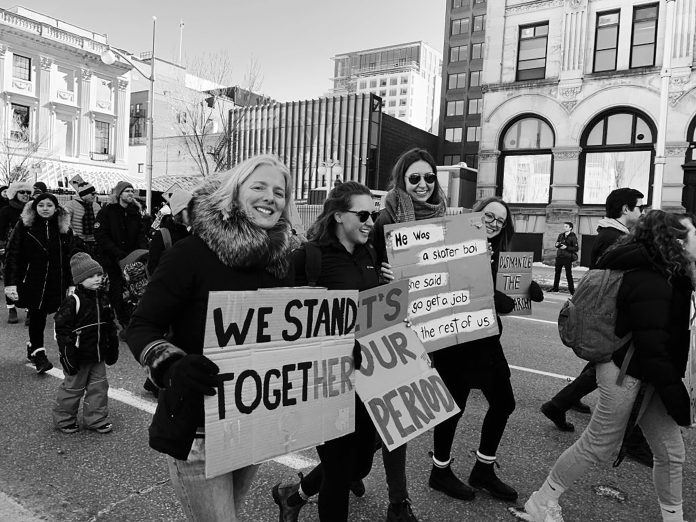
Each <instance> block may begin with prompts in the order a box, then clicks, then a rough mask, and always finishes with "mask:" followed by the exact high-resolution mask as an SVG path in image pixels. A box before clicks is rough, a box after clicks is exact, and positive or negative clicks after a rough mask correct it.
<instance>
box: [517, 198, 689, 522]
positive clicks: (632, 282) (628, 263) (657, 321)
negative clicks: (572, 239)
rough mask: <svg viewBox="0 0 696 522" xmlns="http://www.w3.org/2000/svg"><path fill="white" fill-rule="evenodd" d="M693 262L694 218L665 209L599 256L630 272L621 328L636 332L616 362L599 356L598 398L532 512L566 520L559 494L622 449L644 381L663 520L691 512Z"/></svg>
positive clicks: (541, 520)
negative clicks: (686, 505)
mask: <svg viewBox="0 0 696 522" xmlns="http://www.w3.org/2000/svg"><path fill="white" fill-rule="evenodd" d="M694 261H696V228H695V227H694V222H693V219H692V218H690V217H689V216H686V215H679V214H673V213H668V212H663V211H661V210H652V211H650V212H648V213H647V214H646V215H644V216H642V217H641V218H640V220H639V221H638V223H637V224H636V225H635V227H634V229H633V231H632V232H631V233H629V234H627V235H626V236H625V237H622V238H621V239H619V240H618V241H617V243H616V244H615V245H614V246H613V247H611V248H610V249H609V250H607V252H606V253H605V254H604V255H603V256H602V258H601V260H600V262H599V264H598V267H597V268H603V269H612V270H625V271H626V272H625V274H624V276H623V279H622V282H621V286H620V288H619V291H618V294H617V298H616V308H617V317H616V330H615V331H616V335H617V336H618V337H623V336H625V335H627V334H629V333H630V334H632V335H631V340H630V341H628V342H626V344H625V345H624V346H623V347H622V348H620V349H619V350H617V351H616V352H614V354H613V355H612V358H611V360H610V361H608V362H604V363H598V364H597V366H596V368H597V386H598V388H599V401H598V403H597V406H596V407H595V408H594V411H593V413H592V418H591V419H590V422H589V424H588V425H587V428H585V431H584V432H583V433H582V435H581V436H580V438H579V439H578V440H577V441H576V442H575V444H573V445H572V446H571V447H570V448H568V449H567V450H565V451H564V452H563V454H562V455H561V456H560V457H559V458H558V460H556V462H555V464H554V465H553V467H552V468H551V471H550V473H549V475H548V477H547V478H546V480H545V481H544V483H543V484H542V485H541V487H540V488H539V490H538V491H535V492H534V493H533V494H532V495H531V497H530V498H529V500H527V502H526V504H525V506H524V508H525V511H526V512H527V514H528V516H529V518H528V520H533V521H535V522H551V521H556V522H560V521H562V520H563V516H562V515H561V508H560V506H559V505H558V500H559V498H560V496H561V495H562V494H563V493H564V492H565V491H567V490H568V488H570V487H571V486H572V484H573V482H575V481H576V480H577V479H578V478H580V477H581V476H582V475H583V474H584V473H585V472H586V471H587V470H588V469H589V468H590V467H592V466H593V465H594V464H597V463H599V462H606V461H607V460H609V459H611V458H612V456H613V455H614V454H615V453H616V450H617V449H618V448H619V447H620V446H621V442H622V440H623V438H624V433H625V431H626V426H627V424H628V422H629V419H630V417H631V413H632V410H633V408H634V403H635V402H636V397H637V396H638V394H639V390H641V388H642V389H643V393H644V395H643V400H642V406H641V408H640V411H639V412H638V416H637V418H636V420H637V423H638V425H639V426H640V427H641V429H642V430H643V434H644V435H645V438H646V439H647V440H648V443H649V444H650V448H651V449H652V451H653V463H654V465H653V474H652V476H653V483H654V485H655V491H656V493H657V499H658V502H659V504H660V512H661V515H662V520H663V521H665V522H683V521H684V515H683V508H682V467H683V464H684V459H685V450H684V441H683V439H682V435H681V431H680V429H679V426H689V425H690V424H691V418H690V399H689V394H688V392H687V390H686V387H685V386H684V384H683V381H682V378H683V377H684V374H685V371H686V362H687V358H688V353H689V338H690V335H689V319H690V318H689V312H690V309H691V293H692V292H693V289H694ZM631 345H633V349H632V350H631V348H630V346H631ZM631 353H632V355H631ZM627 358H629V359H628V361H629V362H628V366H627V367H626V375H625V377H624V379H623V382H621V383H620V384H619V382H618V381H617V379H618V377H619V371H620V370H619V368H622V366H623V365H624V364H625V360H626V359H627Z"/></svg>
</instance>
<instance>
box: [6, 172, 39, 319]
mask: <svg viewBox="0 0 696 522" xmlns="http://www.w3.org/2000/svg"><path fill="white" fill-rule="evenodd" d="M33 190H34V189H33V187H32V186H31V183H27V182H24V181H15V182H13V183H10V186H9V187H8V188H7V193H6V195H7V205H6V206H4V207H2V208H0V249H1V250H4V252H3V254H2V255H3V259H5V262H6V260H7V241H8V240H9V239H10V234H11V233H12V231H13V230H14V227H15V225H16V224H17V221H19V217H20V216H21V215H22V210H24V205H26V204H27V201H29V200H30V199H31V194H32V192H33ZM5 285H7V281H5ZM5 304H6V305H7V323H8V324H17V323H18V322H19V317H17V303H16V302H15V301H13V300H12V299H10V297H9V296H8V295H7V292H5ZM28 317H29V316H27V318H28Z"/></svg>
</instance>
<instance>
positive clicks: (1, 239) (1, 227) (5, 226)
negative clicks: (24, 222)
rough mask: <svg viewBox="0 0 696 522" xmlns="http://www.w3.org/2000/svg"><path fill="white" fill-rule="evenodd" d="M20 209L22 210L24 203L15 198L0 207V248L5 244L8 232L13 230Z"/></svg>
mask: <svg viewBox="0 0 696 522" xmlns="http://www.w3.org/2000/svg"><path fill="white" fill-rule="evenodd" d="M22 210H24V204H23V203H20V202H19V201H17V200H16V199H13V200H12V201H10V202H9V203H8V204H7V205H5V206H4V207H2V208H0V248H5V247H6V246H7V241H8V240H9V238H10V233H12V230H14V227H15V225H16V224H17V221H19V217H20V216H21V215H22Z"/></svg>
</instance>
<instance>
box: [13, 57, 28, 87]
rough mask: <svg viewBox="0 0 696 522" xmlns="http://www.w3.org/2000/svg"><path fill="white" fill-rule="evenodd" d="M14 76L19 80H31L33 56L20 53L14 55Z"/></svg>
mask: <svg viewBox="0 0 696 522" xmlns="http://www.w3.org/2000/svg"><path fill="white" fill-rule="evenodd" d="M12 77H13V78H17V79H18V80H25V81H27V82H28V81H30V80H31V58H27V57H26V56H21V55H19V54H13V55H12Z"/></svg>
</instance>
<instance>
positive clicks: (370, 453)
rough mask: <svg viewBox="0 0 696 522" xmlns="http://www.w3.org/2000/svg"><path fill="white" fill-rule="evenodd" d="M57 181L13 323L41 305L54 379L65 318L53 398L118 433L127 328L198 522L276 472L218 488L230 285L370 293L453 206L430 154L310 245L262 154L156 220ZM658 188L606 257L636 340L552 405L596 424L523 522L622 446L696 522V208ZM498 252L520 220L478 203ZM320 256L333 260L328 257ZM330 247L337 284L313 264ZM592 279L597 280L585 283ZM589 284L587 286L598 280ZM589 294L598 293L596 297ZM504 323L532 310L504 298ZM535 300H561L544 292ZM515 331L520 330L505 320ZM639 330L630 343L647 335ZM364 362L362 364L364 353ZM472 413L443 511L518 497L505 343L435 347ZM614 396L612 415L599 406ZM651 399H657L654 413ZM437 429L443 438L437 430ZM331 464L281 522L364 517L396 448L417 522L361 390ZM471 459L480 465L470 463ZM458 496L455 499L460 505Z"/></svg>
mask: <svg viewBox="0 0 696 522" xmlns="http://www.w3.org/2000/svg"><path fill="white" fill-rule="evenodd" d="M42 188H43V189H45V187H39V190H35V187H32V186H31V185H30V184H27V183H21V182H18V183H13V184H11V185H10V186H9V187H8V188H7V189H6V201H3V202H2V203H3V205H4V206H3V208H2V209H0V239H2V240H3V241H4V243H3V246H4V250H5V269H4V283H5V295H6V297H7V307H8V322H10V323H17V322H18V316H17V308H26V309H27V311H28V312H27V321H26V322H27V324H28V328H29V339H28V342H27V354H26V356H27V358H28V359H29V361H30V362H32V363H33V364H34V365H35V366H36V370H37V372H39V373H43V372H46V371H48V370H50V369H51V368H52V365H51V363H50V361H49V359H48V357H47V354H46V347H45V344H44V330H45V327H46V323H47V317H48V316H49V315H50V314H54V313H55V317H54V323H55V331H56V338H57V342H58V349H59V356H60V363H61V365H62V367H63V370H64V374H65V379H64V381H63V383H62V384H61V385H60V388H59V390H58V392H57V395H56V400H55V405H54V407H53V419H54V422H55V425H56V428H57V429H59V430H61V431H62V432H64V433H67V434H70V433H75V432H76V431H78V430H79V429H80V427H81V426H80V423H79V420H78V418H77V411H78V406H79V404H80V400H83V401H84V418H83V421H82V426H83V427H84V428H85V429H90V430H94V431H96V432H98V433H108V432H110V431H111V430H112V428H113V427H112V425H111V423H110V422H109V420H108V409H107V393H106V392H107V390H108V381H107V377H106V368H105V365H110V364H114V363H115V362H116V361H117V359H118V356H119V337H120V339H121V340H125V341H126V342H127V344H128V347H129V348H130V351H131V352H132V353H133V355H134V356H135V358H136V359H137V361H138V362H139V363H140V364H141V365H142V366H143V367H144V368H145V369H146V370H147V373H148V380H147V381H146V382H145V384H144V386H145V388H146V389H147V390H148V391H150V392H152V393H153V394H155V395H156V396H157V397H158V404H157V409H156V411H155V414H154V416H153V418H152V422H151V425H150V429H149V444H150V446H151V447H152V448H153V449H154V450H156V451H158V452H161V453H164V454H166V456H167V463H168V468H169V473H170V476H171V479H172V484H173V486H174V490H175V492H176V496H177V498H178V500H179V502H180V504H181V507H182V509H183V511H184V513H185V515H186V517H187V518H188V519H189V520H191V521H223V520H224V521H230V520H232V521H234V520H238V512H239V508H240V506H241V505H242V503H243V502H244V498H245V495H246V494H247V492H248V491H249V489H250V487H251V486H252V484H253V482H254V478H255V475H256V473H257V470H258V467H259V466H258V465H251V466H247V467H243V468H241V469H237V470H234V471H232V472H229V473H226V474H223V475H221V476H217V477H214V478H210V479H206V478H205V444H206V437H205V429H204V424H205V423H204V414H203V400H204V397H205V396H211V395H214V394H215V392H216V388H217V385H218V378H217V374H218V372H219V368H218V366H217V365H216V364H215V363H214V362H213V361H211V360H210V359H209V358H207V357H206V356H205V355H204V354H203V340H204V331H205V322H206V313H207V304H208V295H209V293H210V292H212V291H248V290H258V289H263V288H273V287H287V286H302V285H306V284H308V283H310V284H312V285H316V286H320V287H325V288H328V289H331V290H359V291H362V290H367V289H370V288H373V287H376V286H378V285H381V284H385V283H388V282H390V281H392V280H393V279H394V272H393V271H392V268H391V265H390V263H389V259H388V252H387V250H388V249H387V245H386V244H385V237H384V227H385V226H386V225H390V224H398V223H408V222H414V221H419V220H425V219H430V218H440V217H443V216H444V215H445V213H446V210H447V208H446V198H445V195H444V193H443V191H442V188H441V187H440V184H439V182H438V178H437V167H436V165H435V162H434V160H433V157H432V156H431V155H430V154H429V153H428V152H427V151H425V150H422V149H412V150H410V151H407V152H405V153H404V154H402V155H401V156H400V158H399V159H398V161H397V162H396V164H395V165H394V166H393V169H392V174H391V188H390V190H389V192H388V193H387V195H386V197H385V198H384V200H383V204H382V205H381V206H382V208H381V210H379V211H377V210H376V209H375V204H374V199H373V197H372V193H371V191H370V189H369V188H367V187H366V186H364V185H362V184H360V183H357V182H354V181H347V182H344V183H340V184H337V185H336V186H335V187H334V188H333V190H331V192H330V193H329V194H328V197H327V199H326V201H325V202H324V205H323V210H322V212H321V214H320V215H319V216H318V218H317V219H316V221H315V222H314V223H313V224H312V225H311V226H310V227H309V229H308V230H307V232H306V237H305V236H304V235H301V234H300V235H298V234H297V232H296V225H297V223H293V222H292V219H291V216H293V215H296V213H295V212H294V209H293V206H294V202H293V196H292V194H293V186H292V177H291V174H290V172H289V170H288V168H287V167H286V166H285V165H284V164H283V163H282V162H281V161H279V160H278V158H276V157H274V156H268V155H262V156H256V157H253V158H251V159H249V160H246V161H244V162H242V163H240V164H239V165H237V166H235V167H234V168H232V169H231V170H229V171H227V172H222V173H219V174H217V175H215V176H211V177H209V178H207V179H206V180H205V181H204V182H203V183H202V184H201V185H200V186H199V187H197V188H196V189H195V190H194V191H193V192H192V193H189V192H185V191H177V192H175V193H174V194H173V195H172V197H171V199H170V200H169V204H168V206H167V207H166V208H165V209H163V211H161V212H160V213H159V214H158V216H157V219H156V220H155V223H152V224H150V223H149V222H148V220H147V219H144V217H143V212H142V209H141V208H140V205H139V204H138V202H137V201H136V199H135V194H134V189H133V187H132V186H131V185H130V184H128V183H126V182H121V183H118V184H117V185H116V186H115V187H114V190H113V191H112V193H111V197H110V200H109V202H108V203H107V204H105V205H104V206H102V207H100V206H99V205H98V204H97V203H96V201H95V196H94V188H93V187H92V186H91V185H89V184H88V183H83V184H82V185H81V186H79V187H77V196H78V197H77V198H75V199H73V200H71V201H70V202H69V203H68V204H66V205H65V206H61V205H59V203H58V201H57V200H56V198H55V196H53V195H52V194H50V193H48V192H46V191H45V190H40V189H42ZM643 197H644V196H643V194H641V193H640V192H638V191H637V190H634V189H631V188H619V189H616V190H614V191H613V192H611V193H610V194H609V196H608V197H607V200H606V216H605V217H604V218H603V219H602V220H601V221H600V223H599V229H598V236H597V239H596V241H595V243H594V248H593V250H592V255H591V267H590V268H593V269H599V270H605V271H613V272H620V273H621V274H622V279H621V282H620V288H618V291H617V292H616V295H615V300H616V325H615V330H616V335H618V336H624V337H629V338H630V341H628V342H626V343H625V345H622V346H620V347H619V348H618V349H617V350H615V351H614V352H613V353H612V354H611V356H610V357H609V358H608V360H603V361H601V362H594V363H589V364H588V365H587V366H586V367H585V369H584V370H583V371H582V373H581V374H580V375H579V376H578V378H577V379H576V380H575V381H573V382H572V383H571V384H569V385H568V386H567V387H566V388H564V389H563V390H561V391H560V392H559V393H558V394H557V395H556V396H555V397H553V398H552V399H551V400H550V401H549V402H547V403H545V404H543V405H542V406H541V411H542V413H543V414H544V415H546V416H547V417H548V418H549V419H550V420H551V421H553V422H554V424H555V425H556V426H557V427H558V428H559V429H561V430H564V431H572V430H574V426H573V425H572V424H570V423H569V422H567V421H566V418H565V414H566V411H567V410H568V409H571V408H576V409H578V410H580V411H583V412H585V413H588V414H591V418H590V421H589V423H588V425H587V428H586V429H585V430H584V431H583V433H582V434H581V435H580V437H579V438H578V439H577V441H576V442H575V443H574V444H573V445H572V446H570V447H569V448H568V449H567V450H566V451H564V452H563V453H562V454H561V455H560V456H559V458H558V459H557V461H556V462H555V464H554V465H553V467H552V468H551V470H550V471H549V474H548V476H547V478H546V479H545V480H544V482H543V483H542V484H540V485H539V487H538V488H537V489H536V491H534V493H533V494H532V495H531V496H530V497H529V498H528V499H526V502H525V503H524V511H520V516H521V517H522V518H524V519H525V520H531V521H537V522H553V521H562V520H563V517H562V512H561V507H560V505H559V499H560V497H561V496H562V494H563V493H564V492H565V491H566V490H568V489H569V488H570V487H571V486H572V484H573V483H574V482H575V481H576V480H577V479H578V478H579V477H581V476H582V475H583V474H584V473H585V472H586V471H587V470H588V469H589V468H590V467H591V466H592V465H594V464H595V463H598V462H606V461H608V460H610V459H611V458H612V456H613V455H614V454H615V453H616V452H617V450H620V453H621V454H623V453H624V452H627V453H628V455H629V456H634V457H635V458H638V459H639V460H640V461H641V462H644V463H645V464H647V465H649V466H651V467H652V468H653V470H652V477H653V481H654V485H655V491H656V494H657V500H658V502H659V506H660V512H661V514H662V519H663V520H664V521H675V522H683V520H684V519H683V509H682V466H683V463H684V460H685V449H684V442H683V439H682V435H681V431H680V428H679V427H680V426H685V425H689V424H690V422H691V419H690V409H689V408H690V404H689V396H688V392H687V390H686V388H685V386H684V384H683V383H682V378H683V376H684V374H685V371H686V362H687V357H688V352H689V310H690V302H691V294H692V291H693V289H694V280H695V273H696V271H695V270H694V262H695V261H696V228H695V221H694V217H693V216H691V215H687V214H677V213H670V212H664V211H660V210H651V211H648V212H643V205H642V199H643ZM473 210H474V211H475V212H481V213H482V219H483V222H484V224H485V232H486V235H487V238H488V242H489V245H490V253H491V275H492V278H493V281H494V282H495V280H496V277H495V276H496V271H497V267H498V258H499V256H500V253H501V252H506V251H508V250H509V249H510V246H511V242H512V238H513V235H514V232H515V230H514V222H515V219H514V215H513V214H512V212H511V209H510V207H509V206H508V204H507V203H506V202H505V201H504V200H502V199H501V198H499V197H489V198H486V199H483V200H481V201H479V202H478V203H477V204H476V205H475V207H474V208H473ZM572 229H573V223H571V222H569V223H567V224H566V225H565V227H564V231H563V232H562V233H561V234H560V235H559V237H558V240H557V242H556V247H557V248H558V256H557V262H556V266H557V269H556V278H555V284H554V289H553V290H554V291H557V289H558V283H559V279H560V275H561V272H562V270H563V269H564V268H565V269H566V274H567V276H568V284H569V290H570V293H571V294H572V293H574V292H575V290H576V289H575V288H574V286H573V280H572V276H571V267H572V263H573V262H574V261H575V260H576V259H577V251H578V242H577V237H576V236H575V234H574V232H573V231H572ZM317 252H318V254H317ZM316 255H319V256H320V263H319V267H320V268H319V270H318V273H312V271H313V270H315V269H316V268H315V267H316V264H315V263H314V262H309V261H308V260H309V259H310V257H311V256H316ZM580 285H581V286H582V285H583V283H582V282H581V283H580ZM581 286H579V287H578V288H580V287H581ZM578 295H579V294H578ZM493 297H494V303H495V311H496V314H497V315H498V316H500V315H504V314H506V313H509V312H511V311H512V309H513V307H514V301H513V300H512V299H511V298H510V297H508V296H507V295H505V293H503V292H501V291H499V290H497V289H496V290H495V292H494V296H493ZM530 297H531V299H532V300H534V301H537V302H538V301H541V300H543V298H544V295H543V291H542V290H541V288H540V287H539V285H538V284H536V283H535V282H532V285H531V287H530ZM498 326H499V330H500V332H502V323H501V322H500V318H499V317H498ZM629 334H630V335H629ZM353 359H354V366H355V367H356V368H360V365H361V351H360V347H359V345H357V343H356V348H355V349H354V351H353ZM431 359H432V366H433V367H434V368H435V369H436V370H437V371H438V372H439V374H440V376H441V377H442V379H443V381H444V382H445V384H446V386H447V387H448V389H449V391H450V393H451V394H452V396H453V398H454V400H455V401H456V403H457V405H458V406H459V408H460V410H461V412H460V413H459V414H457V415H456V416H454V417H451V418H449V419H447V420H446V421H444V422H442V423H440V424H438V425H437V426H436V427H435V428H434V429H433V431H432V448H433V450H432V453H431V461H430V462H429V463H428V467H429V468H430V469H429V476H428V478H427V481H428V484H429V485H430V487H431V488H433V489H435V490H437V491H439V492H441V493H442V494H443V496H442V501H456V502H468V501H473V500H474V499H475V498H476V495H477V494H481V493H485V494H488V495H491V496H493V497H495V498H497V499H500V500H501V501H502V502H507V503H514V502H516V501H517V500H518V493H517V491H516V489H515V486H514V485H513V484H509V483H508V482H507V481H505V480H504V479H503V478H504V477H503V478H501V477H499V476H498V473H499V471H496V468H498V469H500V468H501V466H500V464H499V463H498V461H499V454H500V453H502V455H501V457H502V458H501V459H500V460H503V461H504V453H505V452H504V445H503V451H502V452H501V451H499V450H500V449H501V442H502V441H503V438H504V434H505V429H506V425H507V423H508V419H509V417H510V416H511V415H512V414H513V413H514V410H515V394H514V389H513V386H512V384H511V379H510V367H509V365H508V362H507V360H506V357H505V353H504V349H503V345H502V344H501V335H500V333H499V334H498V335H495V336H493V337H488V338H484V339H479V340H475V341H470V342H464V343H458V344H453V345H452V346H449V347H447V348H443V349H441V350H438V351H436V352H434V353H432V354H431ZM597 388H598V389H599V398H598V403H597V405H596V406H595V408H594V410H590V408H589V407H588V406H586V405H585V404H584V403H582V402H581V398H582V397H583V396H584V395H586V394H588V393H590V392H591V391H593V390H594V389H597ZM472 389H478V390H481V392H482V394H483V396H484V397H485V399H486V401H487V403H488V409H487V411H486V414H485V416H484V419H483V422H482V424H481V427H480V436H479V442H478V449H477V451H476V453H475V458H474V461H473V465H472V466H471V470H470V472H469V474H468V478H466V479H464V480H463V479H462V478H461V470H458V469H455V468H454V467H453V458H452V454H451V453H452V452H451V450H452V446H453V442H454V439H455V437H456V436H457V433H458V432H457V426H458V423H459V422H460V421H462V419H463V418H464V415H465V411H466V403H467V399H468V397H469V394H470V391H471V390H472ZM636 405H639V406H640V407H636ZM428 436H429V435H428ZM316 451H317V454H318V456H319V460H320V463H319V464H318V465H317V466H316V467H315V468H314V469H312V470H311V471H309V472H308V473H306V474H304V475H302V474H300V477H299V480H287V479H284V480H280V481H279V482H278V483H277V484H276V485H275V486H274V487H273V488H272V490H271V491H270V492H269V502H270V501H271V499H272V501H273V502H275V504H276V505H277V507H278V517H279V520H280V522H292V521H296V520H300V519H301V515H302V508H303V507H304V506H305V505H306V504H307V502H308V500H309V498H310V497H312V496H314V495H318V511H319V519H320V520H322V521H325V522H328V521H330V522H335V521H338V522H340V521H347V520H348V519H349V515H350V513H349V495H350V494H351V492H352V493H353V494H355V495H357V496H361V495H363V494H364V493H365V486H364V484H363V479H364V478H365V477H366V476H367V475H368V473H369V472H370V469H371V467H372V464H373V458H374V454H375V452H376V451H381V452H382V458H383V459H382V460H383V463H384V468H385V475H386V481H387V486H388V499H386V500H387V508H386V515H381V514H380V515H377V514H376V515H375V518H377V517H378V516H379V517H382V516H385V517H386V520H387V521H389V522H398V521H401V522H413V521H416V520H417V515H416V512H417V508H415V509H414V506H412V504H411V501H410V498H409V490H408V483H407V480H406V461H407V458H408V448H407V444H403V445H401V446H399V447H398V448H395V449H393V450H392V451H389V450H387V449H386V447H383V446H382V445H381V444H380V440H379V437H378V435H377V432H376V430H375V427H374V425H373V423H372V421H371V419H370V417H369V415H368V413H367V411H366V409H365V405H364V404H363V402H362V401H361V400H360V397H358V396H356V397H355V430H354V431H353V432H352V433H350V434H349V435H345V436H343V437H340V438H337V439H334V440H330V441H328V442H326V443H324V444H322V445H320V446H318V447H317V448H316ZM467 467H468V466H467ZM448 499H451V500H448Z"/></svg>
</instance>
